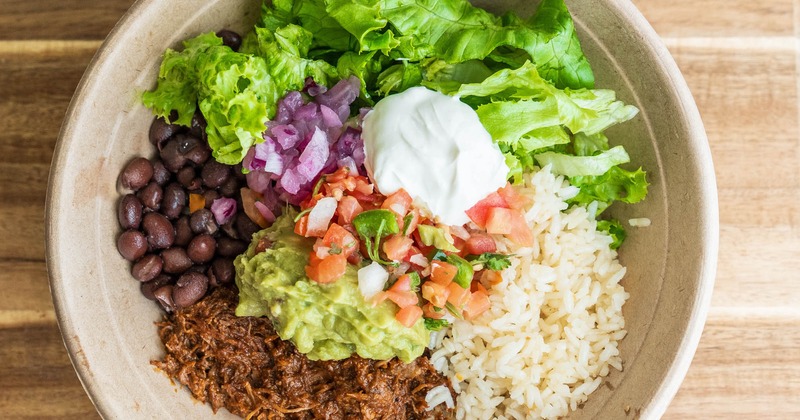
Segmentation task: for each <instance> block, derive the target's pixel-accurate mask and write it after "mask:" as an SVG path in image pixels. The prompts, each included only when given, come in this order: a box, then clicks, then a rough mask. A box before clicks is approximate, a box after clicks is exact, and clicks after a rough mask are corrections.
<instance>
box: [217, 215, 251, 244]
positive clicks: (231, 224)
mask: <svg viewBox="0 0 800 420" xmlns="http://www.w3.org/2000/svg"><path fill="white" fill-rule="evenodd" d="M237 217H239V215H234V216H233V218H232V219H231V220H230V221H228V223H225V224H224V225H222V226H220V227H219V228H220V230H222V231H223V232H225V235H227V237H229V238H232V239H239V232H237V231H236V218H237ZM245 217H247V216H245Z"/></svg>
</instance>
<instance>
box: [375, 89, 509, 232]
mask: <svg viewBox="0 0 800 420" xmlns="http://www.w3.org/2000/svg"><path fill="white" fill-rule="evenodd" d="M362 138H363V139H364V148H365V151H366V162H365V166H366V168H367V172H368V173H369V176H370V178H372V180H373V182H374V183H375V185H376V186H377V187H378V190H379V191H380V192H381V193H382V194H385V195H390V194H392V193H394V192H395V191H397V190H399V189H400V188H403V189H405V190H406V191H407V192H408V193H409V195H411V197H412V198H413V199H414V202H415V204H416V205H421V206H424V207H426V208H427V210H429V211H430V213H431V214H432V215H433V216H434V217H435V218H436V219H437V221H438V222H440V223H444V224H448V225H462V224H464V223H467V222H468V221H469V218H468V217H467V215H466V213H465V211H466V210H468V209H470V208H471V207H472V206H474V205H475V203H477V202H478V201H480V200H481V199H483V198H484V197H486V196H487V195H489V194H490V193H491V192H493V191H496V190H497V189H498V188H500V187H502V186H504V185H505V184H506V179H507V176H508V167H507V166H506V164H505V158H504V157H503V153H502V152H500V148H498V147H497V145H496V144H494V142H493V141H492V138H491V136H490V135H489V133H488V132H487V131H486V129H485V128H484V127H483V125H482V124H481V122H480V120H479V119H478V115H477V114H476V113H475V111H474V110H473V109H472V108H470V107H469V106H468V105H466V104H464V103H463V102H461V101H459V100H458V98H455V97H452V96H447V95H444V94H442V93H439V92H436V91H432V90H429V89H427V88H424V87H414V88H411V89H408V90H406V91H404V92H402V93H398V94H395V95H390V96H387V97H386V98H384V99H382V100H380V101H379V102H378V103H377V104H376V105H375V107H374V108H373V109H372V110H371V111H370V112H369V113H367V115H366V116H365V118H364V124H363V130H362Z"/></svg>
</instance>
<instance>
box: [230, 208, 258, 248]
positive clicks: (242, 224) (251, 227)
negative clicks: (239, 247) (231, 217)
mask: <svg viewBox="0 0 800 420" xmlns="http://www.w3.org/2000/svg"><path fill="white" fill-rule="evenodd" d="M239 208H241V207H239ZM236 230H237V231H238V232H239V238H240V239H242V240H245V241H247V242H250V239H251V238H252V237H253V234H254V233H256V232H258V231H259V230H261V227H260V226H258V225H257V224H255V222H253V221H252V220H250V218H249V217H247V215H246V214H244V213H240V214H239V215H238V216H236Z"/></svg>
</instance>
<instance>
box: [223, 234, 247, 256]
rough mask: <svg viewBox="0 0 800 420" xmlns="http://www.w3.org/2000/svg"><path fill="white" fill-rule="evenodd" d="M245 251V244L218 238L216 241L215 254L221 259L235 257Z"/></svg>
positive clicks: (225, 237) (226, 238)
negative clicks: (221, 257)
mask: <svg viewBox="0 0 800 420" xmlns="http://www.w3.org/2000/svg"><path fill="white" fill-rule="evenodd" d="M246 250H247V243H245V242H244V241H237V240H236V239H231V238H228V237H227V236H220V237H219V238H218V239H217V254H219V255H222V256H223V257H235V256H237V255H239V254H241V253H243V252H244V251H246Z"/></svg>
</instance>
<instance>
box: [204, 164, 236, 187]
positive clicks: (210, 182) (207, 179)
mask: <svg viewBox="0 0 800 420" xmlns="http://www.w3.org/2000/svg"><path fill="white" fill-rule="evenodd" d="M230 176H231V167H230V166H228V165H224V164H222V163H219V162H217V161H216V160H210V161H208V162H207V163H206V165H205V166H203V169H202V171H200V177H201V178H202V179H203V184H205V185H206V186H208V187H209V188H217V187H219V186H220V185H222V184H224V183H225V181H227V180H228V178H230Z"/></svg>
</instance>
